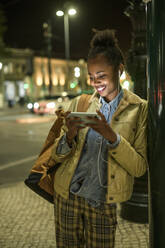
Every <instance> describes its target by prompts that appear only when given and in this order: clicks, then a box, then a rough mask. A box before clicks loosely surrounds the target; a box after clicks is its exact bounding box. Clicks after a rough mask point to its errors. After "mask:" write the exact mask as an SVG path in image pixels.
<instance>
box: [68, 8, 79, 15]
mask: <svg viewBox="0 0 165 248" xmlns="http://www.w3.org/2000/svg"><path fill="white" fill-rule="evenodd" d="M76 13H77V11H76V10H75V9H69V10H68V14H69V15H75V14H76Z"/></svg>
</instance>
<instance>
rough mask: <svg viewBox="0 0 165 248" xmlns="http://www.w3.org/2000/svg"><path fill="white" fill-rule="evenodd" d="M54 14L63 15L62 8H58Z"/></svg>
mask: <svg viewBox="0 0 165 248" xmlns="http://www.w3.org/2000/svg"><path fill="white" fill-rule="evenodd" d="M56 15H57V16H63V15H64V12H63V11H62V10H58V11H57V12H56Z"/></svg>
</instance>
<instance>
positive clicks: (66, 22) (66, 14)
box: [56, 8, 77, 60]
mask: <svg viewBox="0 0 165 248" xmlns="http://www.w3.org/2000/svg"><path fill="white" fill-rule="evenodd" d="M76 13H77V11H76V10H75V9H73V8H70V9H68V10H66V11H65V12H64V11H62V10H58V11H57V12H56V15H57V16H64V37H65V58H66V60H69V58H70V51H69V49H70V42H69V15H70V16H72V15H75V14H76Z"/></svg>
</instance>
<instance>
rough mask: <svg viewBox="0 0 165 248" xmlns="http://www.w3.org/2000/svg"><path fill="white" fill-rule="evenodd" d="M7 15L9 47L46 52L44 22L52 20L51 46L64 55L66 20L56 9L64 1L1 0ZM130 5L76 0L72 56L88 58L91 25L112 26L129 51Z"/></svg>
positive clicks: (118, 0) (123, 0)
mask: <svg viewBox="0 0 165 248" xmlns="http://www.w3.org/2000/svg"><path fill="white" fill-rule="evenodd" d="M0 2H1V3H2V6H3V9H4V11H5V15H6V18H7V26H8V30H7V32H6V33H5V43H6V45H7V46H9V47H15V48H31V49H33V50H35V51H36V52H39V51H44V49H45V43H44V38H43V29H42V25H43V23H44V22H46V21H47V20H48V19H50V20H51V22H52V32H53V39H52V49H53V55H54V56H56V57H57V58H64V51H65V50H64V48H65V47H64V22H63V17H57V16H56V10H57V9H58V8H59V7H60V6H61V7H62V6H63V4H64V2H65V1H64V0H0ZM72 2H73V1H72ZM128 5H129V3H128V1H127V0H107V1H106V0H77V1H74V6H75V8H76V9H77V15H76V16H74V17H70V18H69V26H70V56H71V58H72V59H79V58H86V56H87V53H88V49H89V41H90V39H91V37H92V28H97V29H104V28H112V29H115V30H116V31H117V37H118V40H119V45H120V47H121V48H122V49H123V51H124V52H125V53H126V52H127V51H128V49H129V48H130V45H131V32H132V26H131V22H130V19H129V18H128V17H127V16H125V15H124V13H123V12H124V10H125V9H126V7H127V6H128Z"/></svg>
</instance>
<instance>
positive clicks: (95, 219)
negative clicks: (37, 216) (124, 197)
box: [54, 194, 117, 248]
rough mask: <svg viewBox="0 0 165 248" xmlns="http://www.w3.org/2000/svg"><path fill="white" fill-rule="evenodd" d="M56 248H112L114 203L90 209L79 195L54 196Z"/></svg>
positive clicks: (114, 215)
mask: <svg viewBox="0 0 165 248" xmlns="http://www.w3.org/2000/svg"><path fill="white" fill-rule="evenodd" d="M54 215H55V232H56V245H57V248H114V245H115V232H116V224H117V220H116V205H112V204H103V205H101V206H100V207H99V208H94V207H92V206H91V205H89V204H88V202H87V201H86V200H85V199H84V198H82V197H79V196H76V195H73V194H70V197H69V199H68V200H65V199H63V198H62V197H61V196H60V195H57V194H55V197H54Z"/></svg>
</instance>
